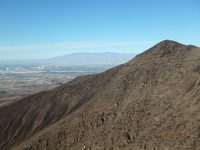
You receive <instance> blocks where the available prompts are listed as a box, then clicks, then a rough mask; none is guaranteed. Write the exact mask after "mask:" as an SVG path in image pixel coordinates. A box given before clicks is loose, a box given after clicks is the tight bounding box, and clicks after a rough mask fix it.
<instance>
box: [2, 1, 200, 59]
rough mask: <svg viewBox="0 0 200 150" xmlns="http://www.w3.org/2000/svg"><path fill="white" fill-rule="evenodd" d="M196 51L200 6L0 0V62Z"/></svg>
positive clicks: (199, 42) (199, 38)
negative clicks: (163, 46)
mask: <svg viewBox="0 0 200 150" xmlns="http://www.w3.org/2000/svg"><path fill="white" fill-rule="evenodd" d="M165 39H171V40H175V41H178V42H181V43H183V44H194V45H197V46H200V1H199V0H0V60H3V59H29V58H46V57H53V56H59V55H64V54H69V53H75V52H106V51H107V52H122V53H140V52H142V51H144V50H146V49H147V48H149V47H151V46H153V45H154V44H156V43H157V42H159V41H162V40H165Z"/></svg>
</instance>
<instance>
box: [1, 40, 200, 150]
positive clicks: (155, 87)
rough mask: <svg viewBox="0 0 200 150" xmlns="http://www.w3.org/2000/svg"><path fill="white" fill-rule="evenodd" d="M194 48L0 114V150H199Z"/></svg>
mask: <svg viewBox="0 0 200 150" xmlns="http://www.w3.org/2000/svg"><path fill="white" fill-rule="evenodd" d="M199 93H200V48H198V47H195V46H191V45H189V46H186V45H182V44H180V43H177V42H174V41H169V40H166V41H163V42H160V43H158V44H157V45H155V46H154V47H152V48H150V49H148V50H147V51H145V52H144V53H142V54H140V55H138V56H136V57H135V58H134V59H132V60H131V61H129V62H127V63H125V64H122V65H120V66H117V67H115V68H112V69H110V70H107V71H106V72H104V73H101V74H94V75H88V76H81V77H78V78H76V79H74V80H72V81H70V82H68V83H66V84H65V85H62V86H60V87H58V88H55V89H52V90H51V91H46V92H40V93H38V94H34V95H32V96H29V97H27V98H25V99H23V100H20V101H17V102H15V103H13V104H11V105H8V106H6V107H2V108H0V118H1V119H0V129H1V132H0V149H3V150H7V149H16V150H21V149H26V150H33V149H34V150H43V149H48V150H55V149H60V150H68V149H69V150H71V149H72V150H77V149H83V150H86V149H92V150H93V149H94V150H96V149H99V150H101V149H113V150H117V149H132V150H140V149H141V150H143V149H145V150H164V149H166V150H200V126H199V125H200V94H199Z"/></svg>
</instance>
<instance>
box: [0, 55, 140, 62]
mask: <svg viewBox="0 0 200 150" xmlns="http://www.w3.org/2000/svg"><path fill="white" fill-rule="evenodd" d="M135 56H136V54H122V53H114V52H104V53H73V54H68V55H64V56H59V57H54V58H49V59H38V60H35V59H30V60H5V61H0V63H1V64H47V65H97V64H114V65H115V64H122V63H125V62H126V61H128V60H130V59H132V58H133V57H135Z"/></svg>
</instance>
